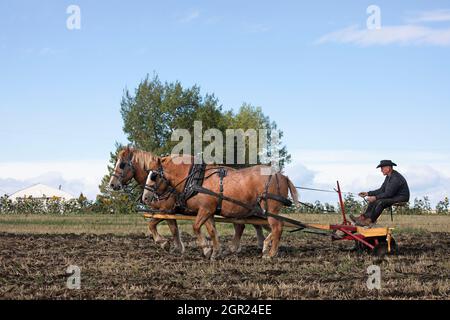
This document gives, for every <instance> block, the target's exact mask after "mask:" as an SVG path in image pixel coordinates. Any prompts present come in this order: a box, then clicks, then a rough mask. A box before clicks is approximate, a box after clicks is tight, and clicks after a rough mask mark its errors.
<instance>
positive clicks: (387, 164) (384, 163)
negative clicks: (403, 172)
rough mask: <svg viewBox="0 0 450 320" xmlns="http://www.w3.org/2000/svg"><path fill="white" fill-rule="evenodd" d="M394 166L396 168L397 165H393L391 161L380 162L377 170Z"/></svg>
mask: <svg viewBox="0 0 450 320" xmlns="http://www.w3.org/2000/svg"><path fill="white" fill-rule="evenodd" d="M395 166H397V165H396V164H395V163H393V162H392V161H391V160H381V161H380V164H379V165H378V167H377V169H378V168H381V167H395Z"/></svg>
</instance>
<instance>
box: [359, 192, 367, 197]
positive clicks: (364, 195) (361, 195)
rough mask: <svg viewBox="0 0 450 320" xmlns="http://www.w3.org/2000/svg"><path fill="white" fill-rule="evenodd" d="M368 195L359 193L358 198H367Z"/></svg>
mask: <svg viewBox="0 0 450 320" xmlns="http://www.w3.org/2000/svg"><path fill="white" fill-rule="evenodd" d="M368 195H369V194H368V193H367V192H360V193H359V196H360V197H361V198H364V197H367V196H368Z"/></svg>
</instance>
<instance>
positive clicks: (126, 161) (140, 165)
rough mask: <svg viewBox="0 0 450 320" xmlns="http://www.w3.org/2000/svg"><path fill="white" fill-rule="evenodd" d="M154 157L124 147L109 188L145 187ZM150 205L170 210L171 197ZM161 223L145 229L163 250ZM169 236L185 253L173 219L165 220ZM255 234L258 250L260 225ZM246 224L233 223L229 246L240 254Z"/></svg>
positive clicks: (153, 222)
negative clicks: (233, 230) (158, 228)
mask: <svg viewBox="0 0 450 320" xmlns="http://www.w3.org/2000/svg"><path fill="white" fill-rule="evenodd" d="M155 159H156V158H155V156H154V155H153V154H152V153H150V152H146V151H143V150H139V149H135V148H132V147H125V148H123V149H122V150H120V151H119V153H118V156H117V161H116V164H115V167H114V173H113V175H112V176H111V179H110V181H109V186H110V187H111V188H112V189H114V190H120V189H121V188H122V187H123V186H124V185H126V184H127V183H129V181H131V179H133V178H134V179H135V180H136V182H137V183H139V184H140V185H141V186H144V185H145V182H146V180H147V176H148V172H149V170H150V164H151V163H152V162H154V161H155ZM149 206H150V207H151V208H152V209H156V210H172V209H173V208H174V206H175V200H174V198H169V199H163V200H156V201H151V202H150V203H149ZM162 221H164V219H151V220H150V222H149V224H148V229H149V231H150V233H151V234H152V237H153V239H154V241H155V242H156V243H158V244H160V245H161V247H162V248H164V249H169V248H170V242H169V241H168V240H167V239H166V238H164V237H163V236H162V235H161V234H160V233H159V232H158V230H157V225H158V224H159V223H160V222H162ZM166 222H167V224H168V225H169V229H170V232H171V233H172V237H173V243H174V245H175V248H174V249H175V250H178V251H179V252H181V253H184V250H185V249H184V244H183V242H182V241H181V237H180V232H179V229H178V224H177V221H176V220H166ZM254 227H255V230H256V235H257V239H258V247H259V248H261V249H262V248H263V245H264V234H263V232H262V228H261V226H257V225H255V226H254ZM244 228H245V225H240V224H235V225H234V229H235V233H234V238H233V241H232V245H231V246H230V251H231V252H239V251H240V239H241V237H242V234H243V232H244Z"/></svg>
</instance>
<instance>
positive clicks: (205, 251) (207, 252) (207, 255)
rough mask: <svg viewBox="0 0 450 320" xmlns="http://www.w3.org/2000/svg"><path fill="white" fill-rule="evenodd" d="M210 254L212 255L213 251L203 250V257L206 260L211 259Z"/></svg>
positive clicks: (209, 249) (210, 249)
mask: <svg viewBox="0 0 450 320" xmlns="http://www.w3.org/2000/svg"><path fill="white" fill-rule="evenodd" d="M212 254H213V249H212V248H204V249H203V256H204V257H205V258H206V259H211V256H212Z"/></svg>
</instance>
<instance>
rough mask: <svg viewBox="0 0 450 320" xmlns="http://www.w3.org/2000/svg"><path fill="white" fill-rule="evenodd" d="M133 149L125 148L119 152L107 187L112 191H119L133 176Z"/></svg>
mask: <svg viewBox="0 0 450 320" xmlns="http://www.w3.org/2000/svg"><path fill="white" fill-rule="evenodd" d="M133 151H134V150H133V148H130V147H126V148H124V149H122V150H120V151H119V154H118V156H117V162H116V165H115V166H114V172H113V173H112V175H111V179H110V180H109V186H110V187H111V188H112V189H113V190H120V189H121V188H122V187H123V186H124V185H126V184H127V183H128V182H129V181H130V180H131V179H133V177H134V174H135V168H134V166H133V161H132V160H133Z"/></svg>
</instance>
